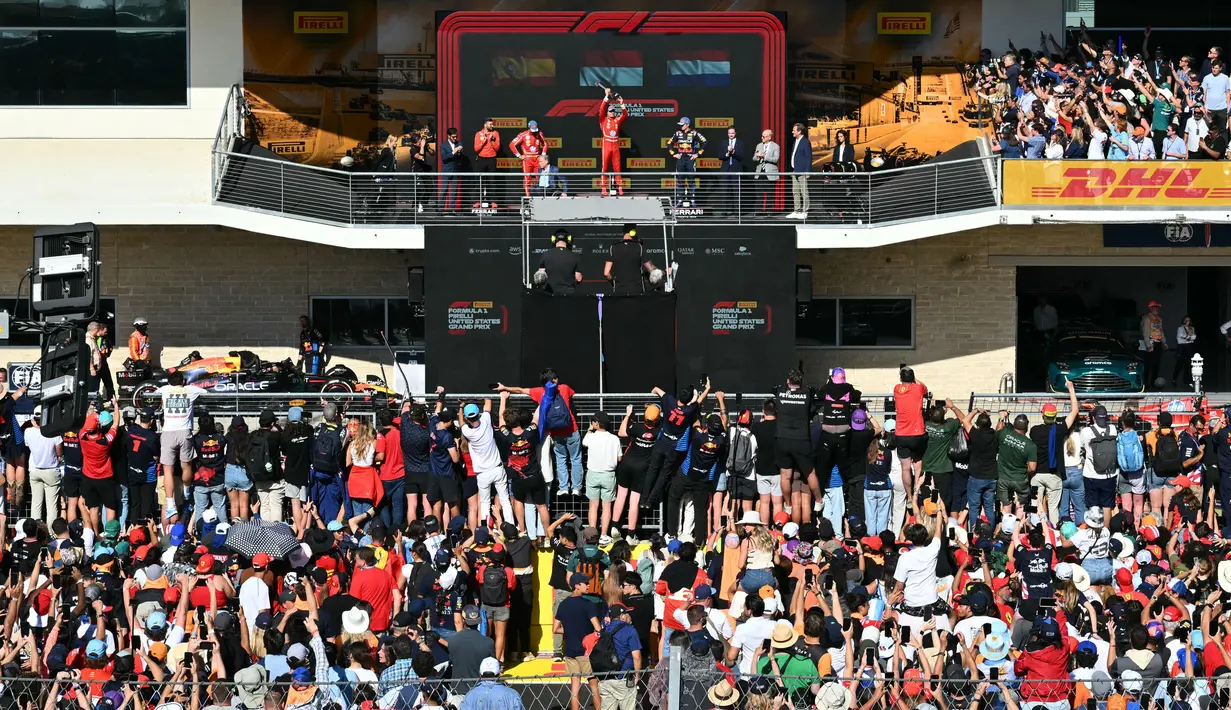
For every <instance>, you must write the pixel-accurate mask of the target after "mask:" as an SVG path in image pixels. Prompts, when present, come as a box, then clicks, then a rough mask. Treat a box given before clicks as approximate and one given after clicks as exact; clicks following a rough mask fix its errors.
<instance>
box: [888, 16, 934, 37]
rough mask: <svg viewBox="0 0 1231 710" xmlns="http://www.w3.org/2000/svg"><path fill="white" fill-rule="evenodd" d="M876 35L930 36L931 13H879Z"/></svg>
mask: <svg viewBox="0 0 1231 710" xmlns="http://www.w3.org/2000/svg"><path fill="white" fill-rule="evenodd" d="M876 33H877V34H882V35H930V34H932V13H930V12H878V13H876Z"/></svg>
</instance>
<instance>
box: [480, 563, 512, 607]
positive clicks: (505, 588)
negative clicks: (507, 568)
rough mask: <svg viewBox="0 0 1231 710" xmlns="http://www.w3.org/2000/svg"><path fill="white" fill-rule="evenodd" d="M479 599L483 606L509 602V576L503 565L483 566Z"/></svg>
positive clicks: (500, 604)
mask: <svg viewBox="0 0 1231 710" xmlns="http://www.w3.org/2000/svg"><path fill="white" fill-rule="evenodd" d="M479 600H480V601H482V602H483V604H484V606H504V605H505V604H507V603H508V602H509V578H508V575H506V574H505V572H504V566H503V565H488V566H486V567H484V568H483V584H482V585H481V586H480V587H479Z"/></svg>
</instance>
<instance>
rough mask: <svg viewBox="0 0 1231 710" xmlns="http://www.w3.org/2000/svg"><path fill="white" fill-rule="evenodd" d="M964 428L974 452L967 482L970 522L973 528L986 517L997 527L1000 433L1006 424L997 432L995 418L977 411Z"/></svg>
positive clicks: (970, 448)
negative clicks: (997, 458)
mask: <svg viewBox="0 0 1231 710" xmlns="http://www.w3.org/2000/svg"><path fill="white" fill-rule="evenodd" d="M962 426H963V428H965V429H966V433H967V435H968V436H969V437H970V438H969V440H968V441H967V442H966V448H967V449H968V450H969V452H970V463H969V465H970V469H969V476H970V477H969V478H968V479H967V480H966V504H967V505H968V506H969V507H970V515H969V516H967V518H966V519H967V520H968V521H970V522H971V524H973V523H975V522H976V521H978V520H979V516H980V514H982V515H986V516H987V520H988V522H989V523H991V524H992V525H993V526H995V525H996V475H997V474H996V454H997V452H998V451H999V450H1000V440H999V439H998V438H997V437H996V432H997V430H999V429H1000V428H1001V427H1002V426H1004V420H998V421H997V422H996V428H995V429H993V428H992V416H991V415H990V414H988V412H987V410H984V409H974V410H971V412H970V414H967V415H966V418H965V419H964V420H962Z"/></svg>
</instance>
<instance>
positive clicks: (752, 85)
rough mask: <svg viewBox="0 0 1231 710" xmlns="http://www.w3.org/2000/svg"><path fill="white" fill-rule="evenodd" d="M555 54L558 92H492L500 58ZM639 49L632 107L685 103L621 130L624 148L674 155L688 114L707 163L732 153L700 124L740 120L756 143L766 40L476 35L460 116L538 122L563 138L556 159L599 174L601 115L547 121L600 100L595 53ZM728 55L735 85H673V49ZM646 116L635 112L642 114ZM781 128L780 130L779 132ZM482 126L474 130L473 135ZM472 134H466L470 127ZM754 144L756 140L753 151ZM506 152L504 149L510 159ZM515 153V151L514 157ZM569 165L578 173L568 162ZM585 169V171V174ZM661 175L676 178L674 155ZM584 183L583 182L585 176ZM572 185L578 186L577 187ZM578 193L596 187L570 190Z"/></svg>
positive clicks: (720, 129)
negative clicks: (585, 78) (587, 68)
mask: <svg viewBox="0 0 1231 710" xmlns="http://www.w3.org/2000/svg"><path fill="white" fill-rule="evenodd" d="M536 50H537V51H548V52H550V53H551V55H552V56H553V57H554V58H555V62H556V76H555V81H554V84H553V85H550V86H533V85H529V84H519V85H509V86H493V78H492V61H493V58H494V57H500V56H521V54H522V52H527V51H529V52H533V51H536ZM610 50H625V51H628V50H631V51H636V52H639V53H640V55H641V59H642V62H643V67H644V68H643V82H644V85H643V86H635V87H634V86H629V87H617V88H616V89H615V91H616V92H617V93H620V94H622V95H623V96H624V100H625V102H627V103H628V104H630V105H631V104H637V103H639V102H641V101H645V102H646V107H647V109H649V110H650V111H655V110H658V109H661V108H663V107H664V106H665V105H666V104H664V103H662V102H663V101H666V100H674V101H676V102H677V104H678V107H679V109H678V113H677V112H670V113H666V114H659V115H654V114H651V115H648V116H639V115H637V114H636V113H632V114H630V116H629V118H628V120H626V121H625V122H624V125H623V126H622V127H621V135H622V136H623V137H626V138H628V139H629V142H630V145H629V147H627V148H624V149H622V150H621V156H622V157H623V158H625V159H627V158H668V156H667V150H666V148H663V147H662V143H661V141H662V139H663V138H668V137H670V136H671V135H672V134H673V133H675V131H676V129H677V128H678V126H677V122H678V121H679V119H680V118H681V117H683V116H688V117H689V118H691V119H692V121H693V123H692V125H693V128H696V129H697V130H699V131H700V132H701V134H702V135H703V136H705V138H706V140H707V141H709V146H708V149H707V150H706V152H705V156H704V157H713V158H719V157H722V152H723V151H725V148H726V137H727V131H726V126H725V125H723V126H713V125H708V126H707V125H699V124H698V119H704V118H724V119H731V120H732V121H733V122H734V123H733V125H735V126H736V127H737V128H739V127H741V126H742V127H743V131H742V137H743V138H744V139H745V140H746V141H751V142H752V143H755V142H756V137H757V136H758V135H760V132H761V129H762V128H763V126H761V109H762V104H763V103H764V102H763V100H762V98H761V88H762V86H763V85H764V83H765V80H764V66H765V62H764V59H763V58H762V54H763V52H764V42H763V40H762V39H761V38H760V37H757V36H753V35H744V34H722V35H719V34H696V35H665V34H644V35H642V34H619V35H616V34H614V33H595V34H528V35H518V34H514V33H511V32H510V33H508V34H500V35H487V34H469V35H464V36H463V37H462V40H461V52H460V54H461V57H462V67H461V76H462V89H461V115H462V117H463V120H464V123H465V126H467V127H477V126H479V125H480V124H481V121H482V119H483V118H485V117H488V116H491V117H494V118H524V119H527V120H529V119H534V120H536V121H538V122H539V128H540V129H541V130H542V131H543V135H545V136H547V137H548V138H560V139H561V143H560V147H559V148H558V149H552V150H551V151H549V152H550V153H551V155H552V157H553V158H555V160H554V161H553V162H559V160H560V159H561V158H563V159H566V160H567V159H570V158H592V159H594V160H595V165H594V167H591V168H589V170H592V171H594V170H597V169H598V164H597V161H598V159H599V157H600V151H599V149H598V148H595V147H593V145H592V141H593V139H595V138H598V137H599V129H598V117H597V116H585V115H581V114H577V113H573V114H569V115H563V116H554V117H553V116H547V115H546V114H547V113H548V112H549V111H550V110H551V109H552V108H553V107H554V106H556V105H557V104H558V102H560V101H565V100H569V99H590V100H601V99H602V97H603V91H602V89H599V88H598V87H596V86H593V85H587V86H582V85H581V82H580V72H581V67H582V66H583V61H584V57H585V53H586V52H587V51H610ZM693 50H695V51H706V50H723V51H727V52H729V53H730V64H731V80H730V86H708V87H707V86H668V76H669V74H668V71H667V60H668V57H669V56H670V53H671V52H672V51H693ZM638 110H639V109H634V111H638ZM772 128H775V129H777V127H772ZM474 130H475V129H474V128H470V131H471V132H472V133H473V131H474ZM521 130H522V129H521V128H501V129H500V135H501V138H502V143H503V144H504V145H507V144H508V142H509V141H511V140H512V139H513V137H514V136H516V135H517V134H518V133H519V132H520V131H521ZM463 134H465V135H470V134H466V132H465V131H464V130H463ZM749 145H751V143H750V144H749ZM749 150H751V148H750V149H749ZM505 152H506V151H504V150H502V151H501V154H502V155H504V154H505ZM510 155H511V154H510ZM565 167H566V168H579V166H577V165H576V164H571V165H570V164H568V163H566V164H565ZM580 169H583V170H584V169H586V168H580ZM660 169H662V170H668V171H674V170H675V165H674V161H673V160H670V159H669V158H668V159H667V161H666V166H665V167H664V168H660ZM578 180H580V178H578ZM570 183H571V180H570ZM569 187H570V188H571V190H572V191H574V192H582V191H583V190H586V189H590V188H589V187H584V188H582V187H580V186H573V185H572V184H570V186H569Z"/></svg>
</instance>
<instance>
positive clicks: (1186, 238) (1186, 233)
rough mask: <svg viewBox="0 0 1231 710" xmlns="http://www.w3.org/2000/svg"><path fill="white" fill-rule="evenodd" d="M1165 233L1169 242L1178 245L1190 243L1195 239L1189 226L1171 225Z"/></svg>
mask: <svg viewBox="0 0 1231 710" xmlns="http://www.w3.org/2000/svg"><path fill="white" fill-rule="evenodd" d="M1163 233H1164V234H1165V235H1166V237H1167V241H1169V242H1174V243H1176V244H1183V243H1185V242H1190V241H1192V238H1193V228H1192V225H1189V224H1169V225H1167V228H1166V229H1165V230H1164V232H1163Z"/></svg>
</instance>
